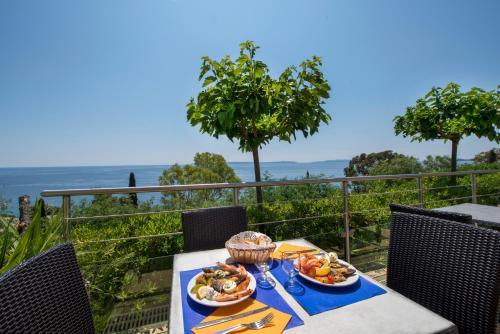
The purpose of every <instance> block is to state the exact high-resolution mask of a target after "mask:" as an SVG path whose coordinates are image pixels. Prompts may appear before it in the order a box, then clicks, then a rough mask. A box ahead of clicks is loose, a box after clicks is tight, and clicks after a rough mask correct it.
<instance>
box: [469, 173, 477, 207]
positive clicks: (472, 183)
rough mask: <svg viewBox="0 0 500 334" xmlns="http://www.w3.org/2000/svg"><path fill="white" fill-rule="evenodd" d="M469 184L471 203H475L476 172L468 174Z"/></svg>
mask: <svg viewBox="0 0 500 334" xmlns="http://www.w3.org/2000/svg"><path fill="white" fill-rule="evenodd" d="M470 184H471V191H472V194H471V195H472V203H474V204H477V178H476V174H474V173H472V174H471V175H470Z"/></svg>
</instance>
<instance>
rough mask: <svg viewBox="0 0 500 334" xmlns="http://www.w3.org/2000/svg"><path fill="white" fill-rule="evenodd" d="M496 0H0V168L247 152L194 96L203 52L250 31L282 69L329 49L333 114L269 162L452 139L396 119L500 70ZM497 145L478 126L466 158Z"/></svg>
mask: <svg viewBox="0 0 500 334" xmlns="http://www.w3.org/2000/svg"><path fill="white" fill-rule="evenodd" d="M499 13H500V1H498V0H482V1H461V0H440V1H435V0H432V1H431V0H418V1H401V0H380V1H373V0H366V1H345V0H344V1H337V0H328V1H306V0H303V1H291V0H281V1H268V0H252V1H233V0H228V1H217V0H212V1H206V0H200V1H192V0H178V1H167V0H148V1H138V0H136V1H129V0H115V1H108V0H106V1H103V0H81V1H80V0H78V1H67V0H60V1H59V0H47V1H37V0H32V1H24V0H18V1H7V0H3V1H0V167H12V166H73V165H127V164H141V165H144V164H165V163H174V162H178V163H187V162H190V161H192V158H193V156H194V154H195V153H196V152H205V151H208V152H214V153H218V154H222V155H223V156H224V157H225V158H226V159H227V160H228V161H250V160H251V159H252V157H251V154H248V153H241V152H240V151H238V145H237V144H236V143H231V142H230V141H229V140H227V139H226V138H221V139H218V140H216V139H213V138H210V137H209V136H208V135H206V134H200V133H199V130H198V128H193V127H191V126H190V125H189V123H188V122H187V121H186V103H187V102H188V101H189V99H190V97H193V96H196V94H197V93H198V92H199V91H200V90H201V83H200V82H198V80H197V78H198V74H199V68H200V65H201V60H200V58H201V57H202V56H205V55H207V56H210V57H212V58H216V59H218V58H221V57H222V56H224V55H226V54H229V55H231V56H235V55H237V52H238V45H239V43H241V42H242V41H245V40H253V41H254V42H255V43H256V44H257V45H259V46H260V47H261V48H260V49H259V51H258V54H257V57H258V58H259V59H261V60H263V61H264V62H266V63H267V64H268V65H269V67H270V69H271V73H272V74H273V75H278V74H279V73H280V72H281V71H282V70H283V69H284V68H286V67H287V66H289V65H292V64H299V63H300V62H301V61H303V60H305V59H306V58H308V57H311V56H313V55H318V56H321V57H322V59H323V68H322V69H323V71H324V73H325V77H326V78H327V79H328V81H329V83H330V85H331V87H332V90H331V98H330V99H329V100H328V101H327V103H326V104H325V109H326V110H327V111H328V112H329V113H330V115H331V116H332V121H331V122H330V124H328V125H322V126H321V128H320V131H319V133H318V134H316V135H314V136H313V137H311V138H308V139H303V138H300V137H299V138H298V139H297V141H296V142H293V143H292V144H289V143H283V142H281V143H280V142H272V143H270V144H269V145H267V146H265V147H264V148H263V149H262V151H261V161H278V160H294V161H317V160H330V159H350V158H351V157H352V156H354V155H357V154H360V153H362V152H366V153H369V152H377V151H381V150H386V149H391V150H394V151H397V152H400V153H404V154H409V155H413V156H415V157H418V158H424V157H425V156H426V155H428V154H432V155H438V154H439V155H443V154H449V152H450V150H451V145H450V144H449V143H447V144H445V143H443V142H440V141H433V142H425V143H411V142H410V140H409V139H407V138H403V137H396V136H395V135H394V130H393V118H394V116H396V115H400V114H402V113H404V111H405V109H406V107H407V106H409V105H412V104H414V103H415V101H416V99H418V98H419V97H422V96H424V95H425V93H426V92H428V91H429V89H430V88H431V87H432V86H444V85H446V84H447V83H448V82H450V81H454V82H457V83H458V84H460V85H461V86H462V87H463V89H469V88H470V87H472V86H478V87H481V88H483V89H487V90H491V89H495V87H496V86H497V85H498V84H500V37H499V36H500V20H499V19H498V14H499ZM492 147H498V145H496V144H495V143H492V142H488V141H487V140H485V139H477V138H476V137H470V138H467V139H465V140H463V141H462V142H461V143H460V145H459V149H458V151H459V157H462V158H470V157H473V156H474V154H476V153H478V152H480V151H485V150H488V149H490V148H492Z"/></svg>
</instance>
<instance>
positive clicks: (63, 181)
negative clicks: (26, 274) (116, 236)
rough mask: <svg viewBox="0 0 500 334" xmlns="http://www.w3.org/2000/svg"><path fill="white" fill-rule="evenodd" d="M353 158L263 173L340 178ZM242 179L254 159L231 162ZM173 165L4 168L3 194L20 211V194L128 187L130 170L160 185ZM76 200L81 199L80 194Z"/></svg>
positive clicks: (0, 173)
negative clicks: (159, 179) (159, 180)
mask: <svg viewBox="0 0 500 334" xmlns="http://www.w3.org/2000/svg"><path fill="white" fill-rule="evenodd" d="M348 163H349V160H326V161H314V162H293V161H275V162H262V164H261V168H262V173H269V174H270V175H271V177H272V178H273V179H282V178H288V179H295V178H301V177H303V176H304V175H305V174H306V173H307V172H308V171H309V173H310V174H311V175H323V176H325V177H339V176H343V175H344V167H346V166H347V165H348ZM229 165H231V167H232V168H233V169H234V170H235V172H236V174H237V175H238V176H239V177H240V178H241V180H242V181H246V182H249V181H254V171H253V163H252V162H230V163H229ZM169 166H170V165H149V166H82V167H26V168H0V195H1V196H3V197H5V198H7V199H8V200H9V201H10V203H9V211H11V212H12V213H14V214H17V213H18V203H17V202H18V197H19V196H21V195H29V196H30V197H31V201H32V202H33V203H34V201H35V199H36V198H38V197H40V193H41V192H42V191H43V190H55V189H76V188H109V187H126V186H127V185H128V177H129V173H130V172H134V174H135V178H136V181H137V186H156V185H158V177H159V176H160V175H161V173H162V171H163V170H164V169H165V168H168V167H169ZM159 197H160V195H159V194H156V193H152V194H139V199H140V200H148V199H150V198H159ZM73 200H78V198H77V197H75V198H73ZM45 201H46V203H47V204H49V205H55V206H60V205H61V199H60V198H46V199H45Z"/></svg>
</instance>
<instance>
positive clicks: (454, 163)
mask: <svg viewBox="0 0 500 334" xmlns="http://www.w3.org/2000/svg"><path fill="white" fill-rule="evenodd" d="M458 141H459V139H452V140H451V172H456V171H457V148H458ZM450 183H451V185H452V186H454V185H456V184H457V177H456V176H455V175H453V176H452V177H451V178H450Z"/></svg>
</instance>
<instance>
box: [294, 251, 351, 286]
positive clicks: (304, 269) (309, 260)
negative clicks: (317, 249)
mask: <svg viewBox="0 0 500 334" xmlns="http://www.w3.org/2000/svg"><path fill="white" fill-rule="evenodd" d="M294 266H295V269H296V270H297V271H298V273H299V275H300V276H301V277H302V278H304V279H306V280H308V281H310V282H313V283H316V284H319V285H323V286H330V287H332V286H335V287H341V286H348V285H352V284H354V283H356V282H357V281H358V280H359V275H358V271H357V270H356V268H354V267H353V266H352V265H350V264H349V263H347V262H345V261H342V260H340V259H339V258H338V256H337V254H336V253H334V252H332V253H328V254H318V255H309V254H305V255H301V256H300V257H298V258H297V259H295V261H294Z"/></svg>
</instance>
